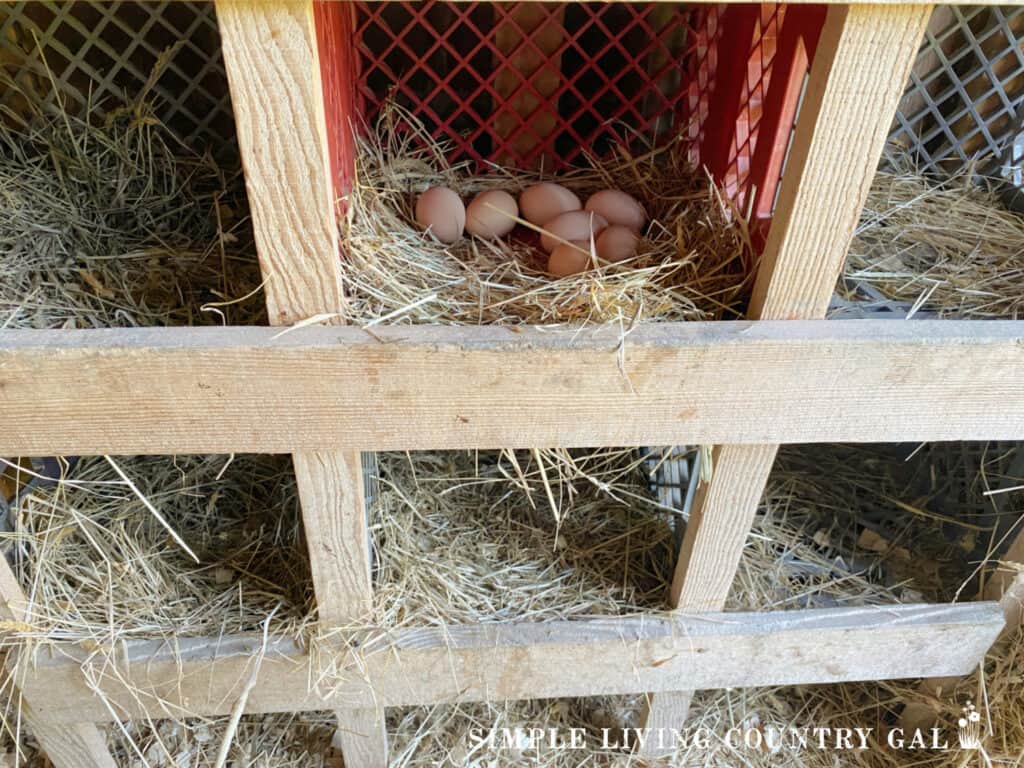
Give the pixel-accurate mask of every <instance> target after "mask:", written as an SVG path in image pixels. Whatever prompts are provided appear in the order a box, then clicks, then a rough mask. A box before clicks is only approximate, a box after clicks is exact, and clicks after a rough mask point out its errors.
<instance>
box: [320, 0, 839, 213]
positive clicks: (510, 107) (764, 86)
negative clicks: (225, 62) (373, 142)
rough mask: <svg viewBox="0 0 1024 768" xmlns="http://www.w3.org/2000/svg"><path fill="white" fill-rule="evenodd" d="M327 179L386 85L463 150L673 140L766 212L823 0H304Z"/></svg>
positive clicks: (522, 156)
mask: <svg viewBox="0 0 1024 768" xmlns="http://www.w3.org/2000/svg"><path fill="white" fill-rule="evenodd" d="M316 12H317V19H316V21H317V36H318V44H319V46H320V52H319V53H320V62H321V70H322V71H321V74H322V79H323V88H324V95H325V104H326V112H327V114H326V120H327V130H328V135H329V143H330V147H331V160H332V166H333V171H334V175H335V180H336V184H337V188H338V191H339V192H340V193H344V191H345V188H346V184H347V182H348V179H349V178H350V175H351V172H352V168H353V165H354V159H353V156H352V151H353V147H352V141H351V137H350V132H351V130H352V127H353V126H355V127H356V128H357V129H358V128H359V127H360V126H370V125H372V124H373V122H374V120H375V119H376V118H377V116H378V114H379V112H380V109H381V107H382V106H383V105H384V104H385V102H386V101H387V100H388V99H394V100H395V102H396V103H398V104H400V105H401V106H403V107H405V108H407V109H408V110H409V111H410V112H412V113H413V114H414V115H416V116H417V118H419V119H420V120H421V121H422V122H423V124H424V125H425V127H426V128H427V129H428V130H429V131H430V132H431V133H432V134H433V136H434V137H435V138H436V139H440V140H443V141H445V142H446V143H447V144H448V145H449V146H450V147H451V152H450V157H449V159H450V160H452V161H463V160H467V161H470V162H471V163H473V164H475V165H476V166H478V170H479V169H485V168H486V166H487V165H488V164H489V163H497V164H500V165H504V166H515V167H520V168H536V167H542V168H545V169H549V170H551V171H558V170H560V169H563V168H565V167H567V166H570V165H573V164H580V163H584V162H585V155H586V154H587V153H591V154H594V155H601V154H603V153H605V152H607V151H609V148H610V147H611V146H612V145H613V144H614V143H625V144H627V145H628V144H635V143H638V142H644V143H649V144H663V143H665V142H669V141H680V142H682V145H683V151H685V152H686V153H687V155H688V157H689V158H690V159H691V160H692V162H693V163H694V164H696V165H701V166H705V167H706V168H707V169H708V171H709V172H710V173H711V174H712V175H713V177H714V178H715V179H716V180H717V181H718V182H719V183H720V184H721V185H722V186H723V187H724V188H725V189H726V190H727V193H728V194H729V195H730V197H732V198H733V200H734V201H735V202H736V203H737V204H738V206H739V208H740V210H741V211H743V212H744V213H748V214H750V215H751V216H752V217H755V218H760V219H764V218H767V217H768V216H769V215H770V212H771V208H772V203H773V202H774V197H775V192H776V188H777V186H778V181H779V178H780V177H781V172H782V166H783V162H784V159H785V155H786V150H787V148H788V144H789V137H790V134H791V132H792V128H793V124H794V121H795V118H796V113H797V109H798V105H799V100H800V96H801V91H802V88H803V84H804V80H805V78H806V75H807V72H808V69H809V66H810V62H811V60H812V58H813V55H814V49H815V47H816V44H817V40H818V36H819V34H820V31H821V27H822V24H823V22H824V18H825V14H824V9H823V7H818V6H793V7H790V6H787V5H785V4H774V3H765V4H759V5H757V4H754V5H727V6H717V5H693V6H691V5H686V4H676V3H530V2H525V3H489V2H483V3H451V2H443V1H435V0H431V1H428V2H382V3H362V2H360V3H348V2H320V3H318V4H317V11H316Z"/></svg>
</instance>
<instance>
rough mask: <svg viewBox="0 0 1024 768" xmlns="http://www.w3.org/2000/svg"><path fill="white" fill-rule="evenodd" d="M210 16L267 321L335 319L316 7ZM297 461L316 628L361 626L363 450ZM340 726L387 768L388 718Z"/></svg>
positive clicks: (228, 2)
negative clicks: (332, 316) (229, 104)
mask: <svg viewBox="0 0 1024 768" xmlns="http://www.w3.org/2000/svg"><path fill="white" fill-rule="evenodd" d="M217 19H218V22H219V25H220V32H221V39H222V43H223V48H224V60H225V65H226V69H227V73H228V79H229V83H230V86H231V100H232V105H233V108H234V112H235V124H236V126H237V128H238V144H239V149H240V150H241V155H242V163H243V165H244V167H245V179H246V189H247V191H248V196H249V205H250V208H251V210H252V219H253V227H254V231H255V236H256V246H257V252H258V254H259V259H260V268H261V270H262V273H263V278H264V281H265V282H264V285H265V293H266V298H267V311H268V313H269V317H270V322H271V323H272V324H275V325H291V324H293V323H296V322H298V321H300V320H302V319H305V318H307V317H310V316H313V315H317V314H332V313H337V312H338V311H339V310H340V309H341V308H342V306H343V303H344V291H343V288H342V280H341V268H340V263H339V258H340V253H339V250H338V228H337V220H336V216H337V212H336V209H335V200H334V187H335V183H334V181H335V180H334V171H333V170H332V160H331V157H330V150H329V147H328V134H327V130H328V125H327V115H326V113H325V107H324V91H323V84H322V80H321V77H322V76H321V67H320V59H319V52H318V49H317V33H316V23H315V20H314V6H313V3H312V2H309V1H308V0H306V1H304V2H279V1H278V0H217ZM331 119H332V120H338V119H341V117H340V116H339V115H331ZM348 127H349V126H348V125H347V124H346V125H343V126H342V129H341V130H343V131H344V130H348ZM296 447H299V446H296ZM294 464H295V471H296V480H297V482H298V487H299V495H300V497H301V501H302V514H303V522H304V524H305V529H306V535H307V539H308V545H309V552H310V565H311V569H312V572H313V584H314V588H315V590H316V595H317V606H318V611H319V617H320V620H321V622H323V623H325V624H326V625H328V626H330V625H335V624H338V623H342V624H344V623H346V622H350V621H353V620H357V619H360V618H365V616H366V614H367V613H368V612H369V610H370V605H371V600H372V594H371V584H370V564H369V563H370V555H369V539H368V534H367V531H366V517H365V509H364V504H363V494H362V470H361V463H360V460H359V454H358V453H356V452H354V451H348V452H341V453H339V452H319V453H318V452H304V453H297V454H295V456H294ZM339 720H340V727H339V729H338V731H337V735H336V738H335V745H336V746H338V747H340V748H341V749H342V751H343V753H344V754H345V756H346V762H347V763H348V765H350V766H352V768H383V767H384V766H386V765H387V738H386V734H385V730H384V717H383V713H381V712H378V711H377V710H376V709H375V708H374V709H370V710H366V711H358V712H339Z"/></svg>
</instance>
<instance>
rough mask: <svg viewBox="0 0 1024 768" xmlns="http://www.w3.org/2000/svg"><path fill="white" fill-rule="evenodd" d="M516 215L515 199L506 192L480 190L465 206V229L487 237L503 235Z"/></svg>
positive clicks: (517, 212)
mask: <svg viewBox="0 0 1024 768" xmlns="http://www.w3.org/2000/svg"><path fill="white" fill-rule="evenodd" d="M518 215H519V206H517V205H516V199H515V198H514V197H512V195H510V194H509V193H508V192H502V191H501V190H500V189H492V190H489V191H487V192H481V193H480V194H479V195H477V196H476V197H474V198H473V202H471V203H470V204H469V206H468V207H467V208H466V231H467V232H469V234H471V235H476V236H477V237H484V238H488V239H493V238H497V237H504V236H505V235H507V234H508V233H509V232H511V231H512V228H513V227H514V226H515V225H516V220H515V217H516V216H518Z"/></svg>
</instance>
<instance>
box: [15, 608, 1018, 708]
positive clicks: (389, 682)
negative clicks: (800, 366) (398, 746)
mask: <svg viewBox="0 0 1024 768" xmlns="http://www.w3.org/2000/svg"><path fill="white" fill-rule="evenodd" d="M1002 626H1003V614H1002V609H1001V608H1000V606H999V604H998V603H967V604H963V605H923V606H922V605H918V606H908V605H901V606H892V607H866V608H842V609H828V610H807V611H778V612H773V613H722V614H706V615H702V616H683V615H677V616H639V617H622V618H609V619H600V620H599V619H594V620H588V621H570V622H552V623H540V624H537V623H521V624H482V625H459V626H450V627H435V628H427V629H409V630H400V631H396V632H393V633H391V635H390V636H389V637H387V638H377V639H376V640H373V641H369V648H370V649H371V650H369V651H367V652H365V653H364V654H363V655H362V659H361V665H360V667H361V669H360V670H359V671H353V673H352V674H351V675H346V676H343V677H342V678H339V679H331V680H328V681H324V684H323V685H322V686H320V687H319V688H317V687H315V686H311V683H310V681H311V679H315V673H314V676H313V677H311V674H310V666H309V664H310V657H309V656H307V655H306V652H305V651H304V649H302V648H301V647H300V646H298V645H296V644H295V643H294V642H292V641H289V640H277V641H274V642H273V643H272V644H271V646H270V648H269V649H268V651H267V653H266V655H265V657H264V661H263V664H262V666H261V670H260V674H259V678H258V680H257V683H256V686H255V688H254V689H253V690H252V692H251V694H250V696H249V699H248V708H247V711H249V712H278V711H296V710H310V709H327V708H332V707H336V706H337V705H338V702H345V705H346V706H361V707H363V708H369V707H370V706H372V705H373V703H375V702H376V703H379V704H381V705H382V706H404V705H412V704H427V703H435V702H445V701H455V700H459V701H474V700H502V699H517V698H535V697H542V698H544V697H555V696H580V695H603V694H617V693H631V692H637V691H661V690H665V689H677V688H680V687H684V686H685V687H700V688H726V687H748V686H764V685H782V684H803V683H821V682H835V681H840V680H875V679H888V678H898V677H914V676H917V675H921V674H925V673H927V674H939V673H941V674H963V673H966V672H967V671H969V670H970V669H971V668H972V667H973V666H974V664H976V663H977V662H978V660H979V659H980V658H982V656H983V655H984V653H985V651H986V650H987V649H988V647H989V645H990V644H991V642H992V641H993V640H994V638H995V637H996V636H997V634H998V633H999V631H1000V629H1001V628H1002ZM259 645H260V638H259V637H257V636H254V635H246V636H237V637H225V638H218V639H215V640H211V639H202V640H196V641H194V642H192V643H190V642H189V641H187V640H183V641H180V642H178V643H177V644H176V646H177V648H176V649H172V648H171V647H169V646H168V645H166V644H164V643H160V642H149V641H143V642H130V643H128V644H127V646H126V647H123V648H119V650H118V654H117V659H118V660H117V666H118V675H119V676H123V677H124V679H125V680H127V681H128V682H129V684H130V685H131V686H132V687H133V688H134V689H135V691H136V692H141V693H142V696H136V695H133V693H132V692H130V691H127V690H126V689H125V687H124V685H125V684H124V683H123V682H119V680H116V679H114V676H113V675H108V676H105V677H103V678H102V688H103V690H104V692H105V694H106V695H107V697H108V700H109V701H111V702H112V703H113V705H114V706H115V708H116V710H117V711H118V712H120V713H122V714H124V715H128V716H140V715H143V714H144V713H143V711H142V706H144V705H142V704H140V701H143V702H145V701H148V702H150V703H149V704H148V706H149V707H150V708H152V709H154V710H156V709H159V708H160V707H163V708H165V710H164V711H167V712H172V713H174V712H182V711H187V712H190V713H194V714H198V715H215V714H222V713H224V712H227V711H229V710H230V707H231V706H232V705H233V702H234V694H237V691H238V690H239V689H240V687H241V686H242V685H244V684H245V682H246V681H247V679H248V677H249V672H248V669H249V665H250V662H251V656H252V654H253V652H254V651H255V650H256V649H257V648H258V647H259ZM86 655H87V654H86V653H85V652H81V651H77V650H74V649H67V655H64V654H62V653H57V654H54V655H53V656H52V657H49V656H45V655H43V654H40V658H39V659H38V660H37V663H36V665H35V674H34V675H33V676H32V677H31V678H30V679H28V680H26V691H29V692H36V691H39V690H51V691H53V690H59V691H61V696H59V697H56V696H50V697H47V704H48V708H47V710H46V712H45V714H46V716H47V717H50V718H53V719H55V720H56V721H60V722H69V721H71V720H72V719H76V718H77V719H81V718H82V717H89V718H92V719H95V720H96V721H103V720H106V719H107V718H108V717H109V714H108V713H107V710H106V708H105V707H104V706H103V704H102V703H101V702H100V701H99V700H98V699H97V697H96V696H95V695H93V694H92V692H91V691H89V690H88V688H86V687H85V686H84V685H83V678H82V675H83V673H82V668H81V664H82V662H83V660H84V658H85V656H86ZM317 657H318V655H317V654H314V658H317ZM98 666H99V665H98ZM97 672H98V673H99V674H101V675H102V674H103V673H102V672H99V670H97Z"/></svg>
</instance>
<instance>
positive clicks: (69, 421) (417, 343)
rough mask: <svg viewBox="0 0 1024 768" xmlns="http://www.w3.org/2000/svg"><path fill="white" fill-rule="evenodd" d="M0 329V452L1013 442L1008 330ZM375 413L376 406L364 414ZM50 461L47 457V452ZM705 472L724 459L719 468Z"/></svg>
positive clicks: (867, 325)
mask: <svg viewBox="0 0 1024 768" xmlns="http://www.w3.org/2000/svg"><path fill="white" fill-rule="evenodd" d="M279 333H280V331H275V330H274V329H270V328H195V329H189V328H180V329H166V330H154V329H132V330H109V331H79V332H74V333H67V332H64V331H0V388H2V395H0V421H2V423H3V424H4V429H3V432H2V433H0V451H2V452H6V453H7V454H9V455H49V453H53V452H58V453H67V454H75V455H82V454H90V453H92V454H96V453H122V454H124V453H129V454H143V453H193V452H225V453H227V452H233V451H255V452H263V453H270V452H288V451H321V450H329V449H334V450H337V449H344V450H346V451H352V450H356V449H363V450H406V449H408V450H420V449H431V448H498V447H531V446H538V445H540V446H552V445H560V446H567V447H592V446H621V445H675V444H683V443H701V442H722V441H725V442H731V443H759V442H762V441H766V440H771V441H772V442H777V443H792V442H821V441H865V440H874V441H886V440H888V441H899V440H951V439H1012V438H1014V437H1019V436H1020V435H1021V434H1024V389H1022V388H1021V386H1020V382H1021V381H1022V380H1024V324H1021V323H1018V322H1013V321H1005V322H1004V321H987V322H977V321H962V322H954V321H939V320H933V321H915V322H910V323H899V322H893V321H890V320H851V321H843V322H827V321H820V320H819V321H793V322H772V321H765V322H758V323H748V322H735V323H726V322H721V323H683V324H678V325H677V324H666V325H652V326H641V327H638V328H637V329H635V330H634V331H632V332H631V333H630V334H629V336H628V338H626V339H625V340H624V342H623V347H622V349H621V350H620V349H619V342H620V336H619V332H618V331H617V330H615V329H608V328H604V329H596V330H593V331H589V330H584V331H571V330H570V331H551V330H543V329H530V328H517V329H516V331H515V332H513V331H511V330H509V329H502V328H438V327H429V326H419V327H402V328H381V329H374V330H373V331H372V333H368V332H366V331H362V330H359V329H356V328H338V327H334V328H306V329H302V330H296V331H292V332H289V333H285V334H284V335H278V334H279ZM374 402H387V403H388V404H389V405H388V407H387V408H380V409H375V408H373V409H368V408H367V405H368V404H370V403H374ZM48 452H49V453H48ZM719 467H721V462H719Z"/></svg>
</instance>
